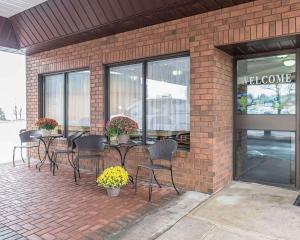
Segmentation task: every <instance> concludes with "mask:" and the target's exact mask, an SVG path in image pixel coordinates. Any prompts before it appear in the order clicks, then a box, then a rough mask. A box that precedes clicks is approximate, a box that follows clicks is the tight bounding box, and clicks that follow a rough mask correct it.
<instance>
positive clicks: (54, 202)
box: [0, 164, 176, 240]
mask: <svg viewBox="0 0 300 240" xmlns="http://www.w3.org/2000/svg"><path fill="white" fill-rule="evenodd" d="M0 171H1V174H0V240H1V239H32V240H34V239H47V240H51V239H105V238H106V237H108V236H110V235H111V234H113V233H115V232H118V231H120V230H122V229H123V228H126V227H128V226H130V225H131V224H133V223H134V222H135V221H137V220H138V219H139V218H140V217H142V216H143V215H145V214H147V212H150V211H151V210H153V208H154V209H155V208H157V207H158V206H160V205H162V204H164V203H165V202H167V201H168V200H170V199H172V198H174V197H176V195H175V193H174V190H173V189H170V188H168V187H163V188H162V189H158V188H154V189H153V190H154V192H153V201H152V203H148V202H147V201H146V200H147V194H148V192H147V188H146V186H141V187H140V188H139V191H138V194H137V195H134V190H133V188H132V185H129V186H127V187H126V188H124V189H122V192H121V196H120V197H117V198H109V197H107V196H106V192H105V190H104V189H102V188H99V187H97V185H96V183H95V176H94V174H93V173H88V172H82V178H81V180H80V182H79V183H78V184H75V183H74V181H73V175H72V170H71V169H70V168H68V167H66V166H60V169H59V171H57V175H56V176H54V177H53V176H52V175H51V173H50V171H49V166H47V165H45V166H43V168H42V171H41V172H39V171H38V170H37V169H35V168H34V167H31V168H30V169H29V168H27V167H26V166H25V165H22V166H18V167H16V168H13V167H12V166H11V165H7V164H6V165H0Z"/></svg>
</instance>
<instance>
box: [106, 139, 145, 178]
mask: <svg viewBox="0 0 300 240" xmlns="http://www.w3.org/2000/svg"><path fill="white" fill-rule="evenodd" d="M138 146H143V145H142V143H141V142H137V141H129V142H128V143H114V142H109V143H108V144H107V147H109V148H113V149H115V150H116V151H117V152H118V153H119V156H120V161H121V166H122V167H123V168H124V169H126V167H125V162H126V156H127V154H128V152H129V151H130V150H131V149H132V148H134V147H138ZM122 149H124V150H125V151H123V152H122ZM129 181H130V182H131V183H134V181H133V177H132V176H131V175H129Z"/></svg>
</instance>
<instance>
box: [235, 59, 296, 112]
mask: <svg viewBox="0 0 300 240" xmlns="http://www.w3.org/2000/svg"><path fill="white" fill-rule="evenodd" d="M295 63H296V55H295V54H286V55H277V56H271V57H261V58H252V59H244V60H238V62H237V79H238V81H237V112H238V113H240V114H280V115H283V114H295V113H296V108H295V106H296V104H295V103H296V94H295V86H296V84H295V79H296V67H295Z"/></svg>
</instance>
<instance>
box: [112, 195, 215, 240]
mask: <svg viewBox="0 0 300 240" xmlns="http://www.w3.org/2000/svg"><path fill="white" fill-rule="evenodd" d="M209 196H210V195H208V194H203V193H199V192H191V191H189V192H185V193H184V194H182V195H181V196H179V197H178V198H176V199H174V200H172V201H170V202H168V203H167V204H166V205H164V206H162V207H160V208H158V209H157V210H156V211H154V212H152V213H150V214H148V215H146V216H144V217H143V218H142V219H140V220H139V221H138V222H137V223H136V224H135V225H134V226H132V227H130V228H128V229H125V230H123V231H121V232H119V233H118V234H117V235H115V236H110V237H109V238H108V239H111V240H112V239H114V240H150V239H151V240H152V239H156V238H158V237H159V236H160V235H162V234H163V233H165V232H166V231H168V230H169V229H170V228H171V227H172V226H174V225H175V224H176V223H177V222H178V221H179V220H180V219H181V218H183V217H184V216H186V215H187V214H188V213H190V212H191V211H192V210H193V209H194V208H195V207H197V206H199V205H200V204H201V203H203V202H204V201H206V200H207V199H208V198H209Z"/></svg>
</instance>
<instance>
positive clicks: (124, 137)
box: [117, 134, 129, 144]
mask: <svg viewBox="0 0 300 240" xmlns="http://www.w3.org/2000/svg"><path fill="white" fill-rule="evenodd" d="M117 140H118V143H119V144H126V143H128V141H129V136H128V135H127V134H123V135H120V136H118V137H117Z"/></svg>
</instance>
